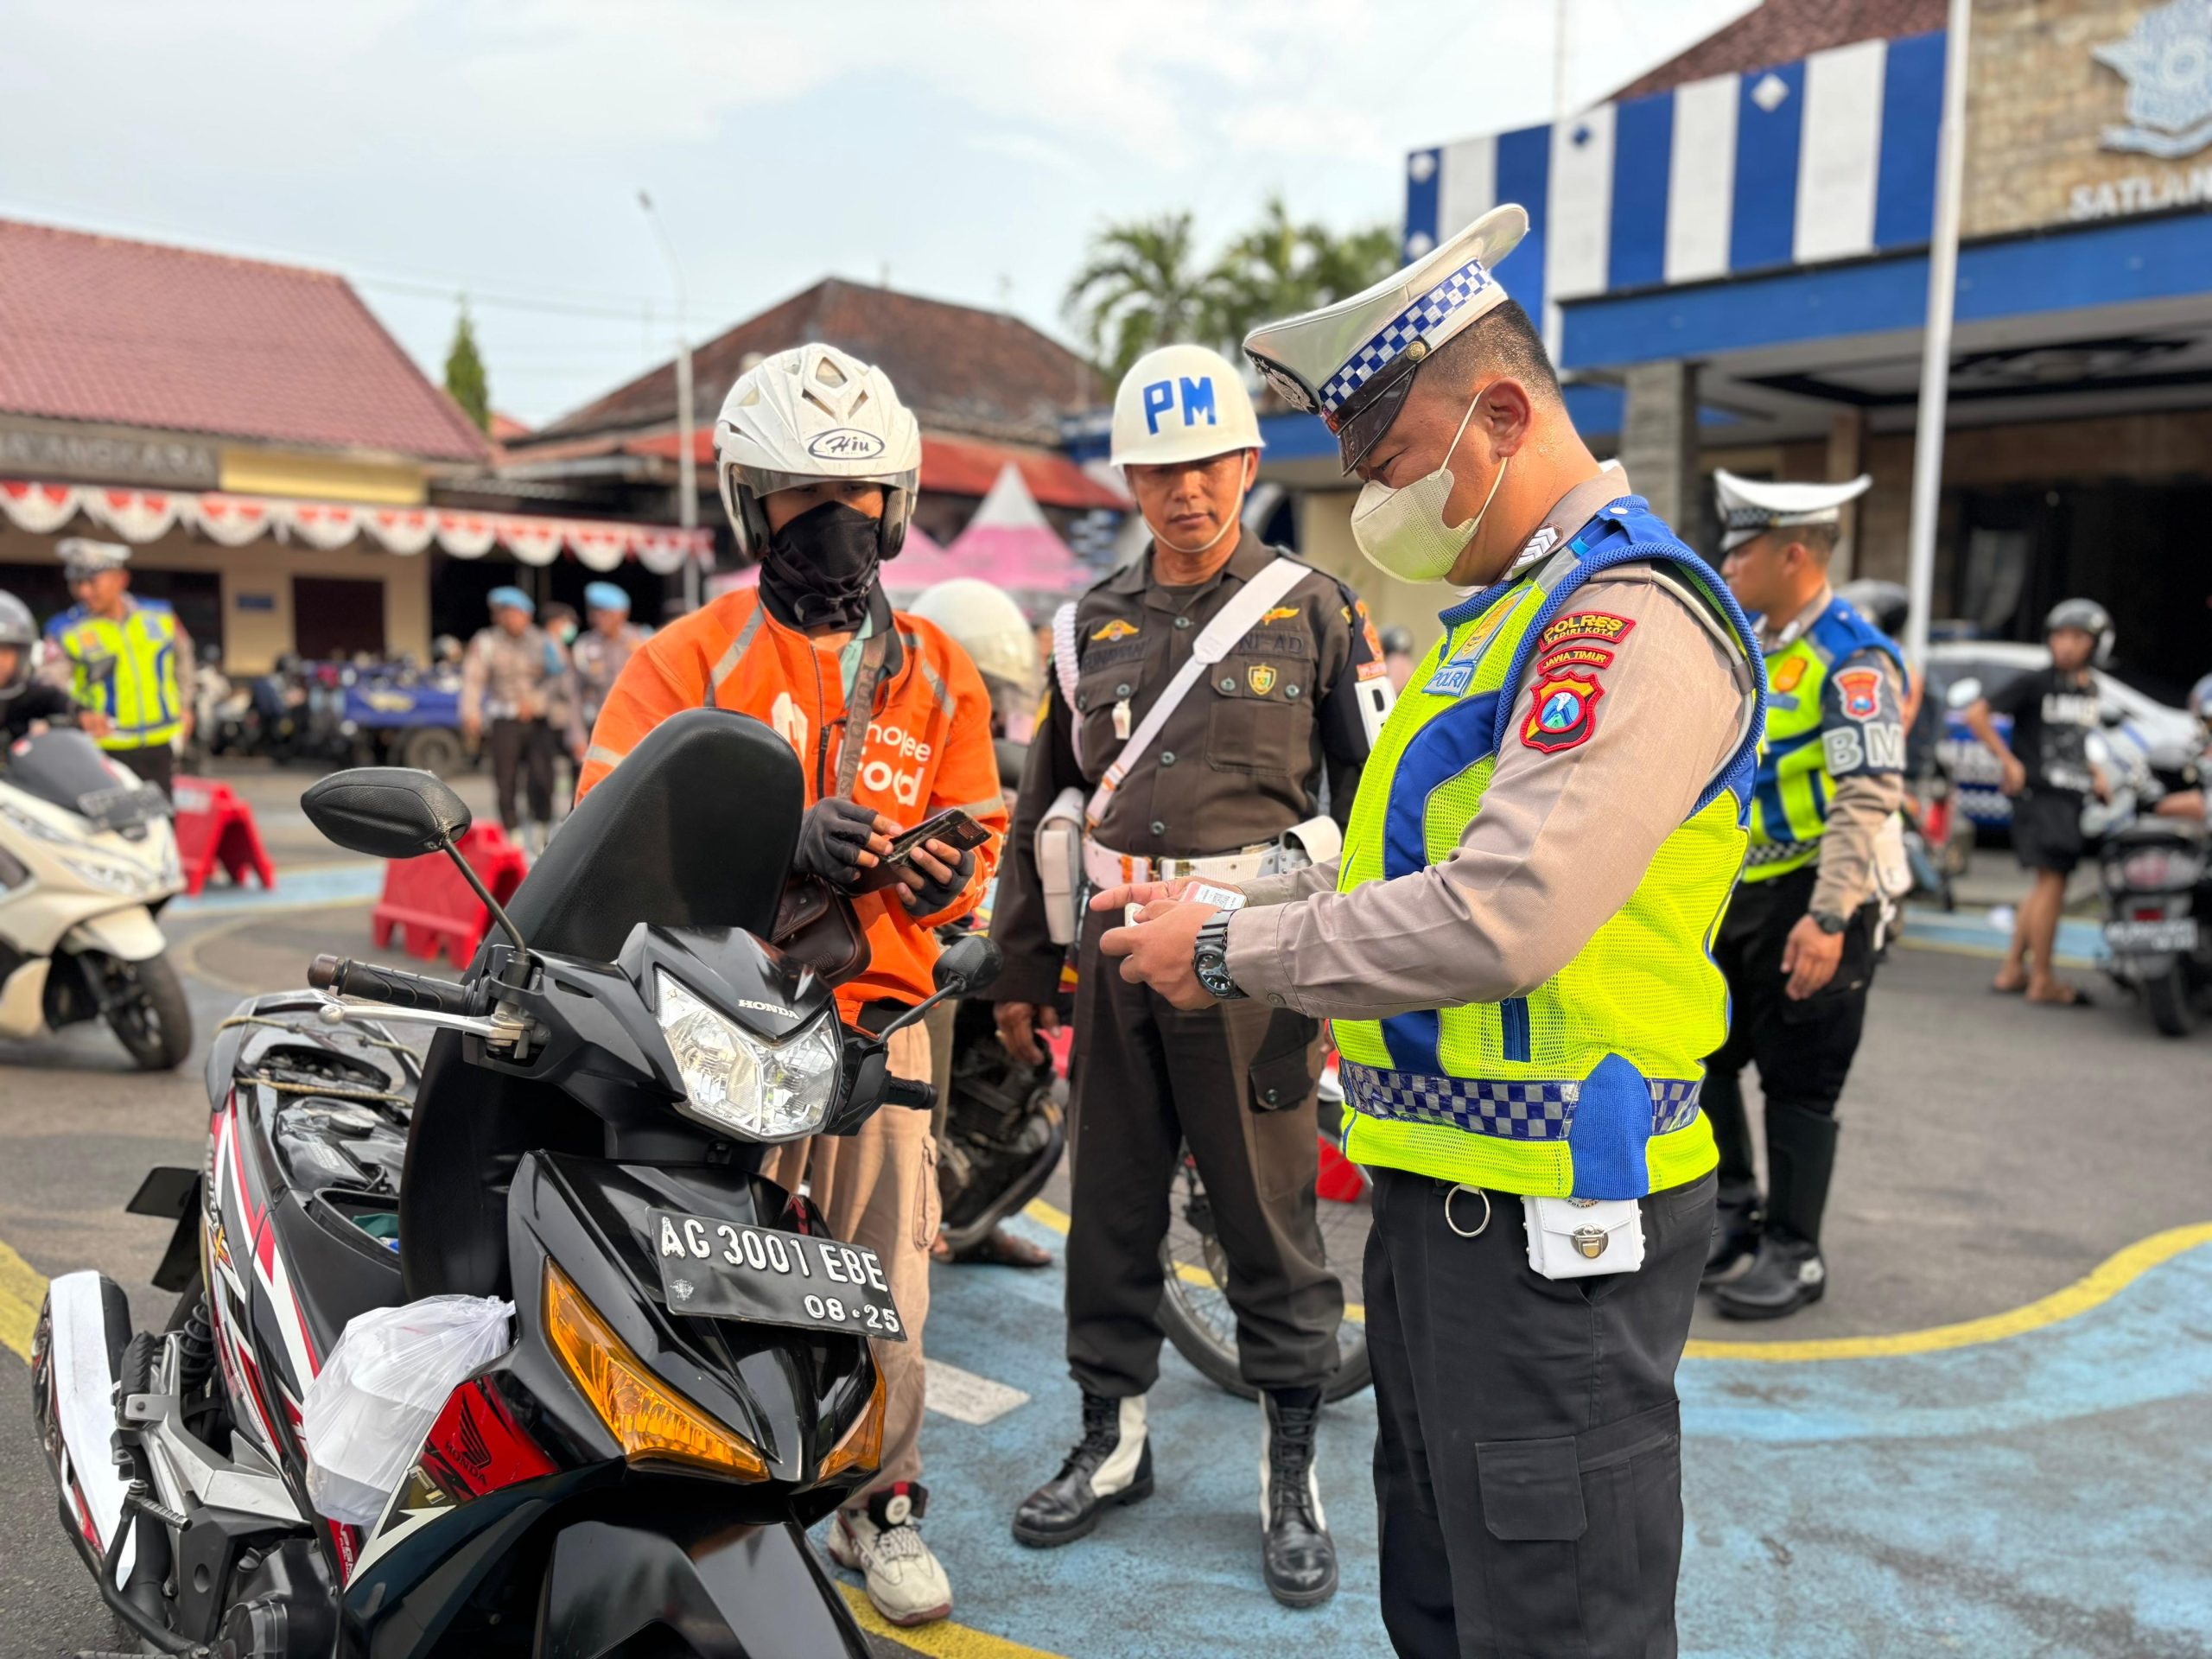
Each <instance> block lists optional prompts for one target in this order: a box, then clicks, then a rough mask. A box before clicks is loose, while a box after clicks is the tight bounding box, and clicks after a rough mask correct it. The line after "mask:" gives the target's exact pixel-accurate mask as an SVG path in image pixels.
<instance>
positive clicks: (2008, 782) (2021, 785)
mask: <svg viewBox="0 0 2212 1659" xmlns="http://www.w3.org/2000/svg"><path fill="white" fill-rule="evenodd" d="M1997 770H1998V776H1999V781H2000V784H2001V785H2002V787H2003V789H2004V791H2005V793H2006V794H2007V795H2018V793H2019V792H2020V791H2022V790H2024V789H2025V788H2026V787H2027V786H2028V769H2027V768H2026V767H2025V766H2022V765H2021V764H2020V757H2019V756H2018V755H2017V754H2006V755H2000V756H1999V757H1998V761H1997Z"/></svg>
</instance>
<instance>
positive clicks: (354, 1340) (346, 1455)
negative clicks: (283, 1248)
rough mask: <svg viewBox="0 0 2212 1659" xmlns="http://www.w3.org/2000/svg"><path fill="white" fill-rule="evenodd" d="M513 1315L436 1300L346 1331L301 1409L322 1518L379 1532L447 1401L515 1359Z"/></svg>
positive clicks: (476, 1301)
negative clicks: (509, 1354) (487, 1370)
mask: <svg viewBox="0 0 2212 1659" xmlns="http://www.w3.org/2000/svg"><path fill="white" fill-rule="evenodd" d="M514 1312H515V1307H514V1304H513V1303H512V1302H503V1301H500V1300H498V1299H497V1298H496V1297H490V1296H430V1297H426V1298H424V1299H423V1300H421V1301H419V1302H410V1303H408V1304H407V1305H406V1306H404V1307H380V1308H374V1309H372V1310H371V1311H370V1312H368V1313H361V1314H357V1315H355V1316H354V1318H353V1319H352V1320H350V1321H349V1322H348V1323H347V1325H346V1331H345V1334H344V1335H342V1336H340V1338H339V1339H338V1345H337V1346H336V1347H335V1348H334V1349H332V1350H331V1351H330V1359H329V1362H328V1363H327V1364H325V1365H324V1366H323V1368H322V1370H321V1371H320V1372H319V1373H317V1374H316V1376H315V1381H314V1382H312V1383H309V1384H308V1397H307V1401H306V1402H305V1404H304V1405H303V1407H302V1410H301V1425H300V1426H301V1429H302V1433H304V1435H305V1436H306V1439H307V1445H308V1499H309V1501H310V1502H312V1503H314V1504H315V1510H316V1512H317V1513H318V1514H321V1515H325V1516H328V1517H329V1518H330V1519H331V1520H333V1521H343V1522H347V1523H348V1524H350V1525H353V1526H357V1527H369V1526H374V1525H375V1524H376V1522H377V1520H378V1517H379V1516H382V1515H383V1513H384V1506H385V1501H386V1500H387V1499H388V1498H389V1497H391V1493H392V1491H393V1489H394V1488H395V1487H397V1485H398V1484H399V1482H400V1479H401V1478H402V1477H403V1476H404V1475H405V1474H406V1472H407V1470H408V1466H409V1465H410V1464H412V1463H413V1462H414V1461H415V1454H416V1452H418V1451H419V1450H421V1448H422V1445H423V1436H424V1435H425V1434H428V1433H429V1432H430V1426H431V1425H432V1424H433V1423H435V1421H437V1418H438V1413H439V1411H440V1410H441V1409H442V1408H443V1407H444V1405H445V1403H446V1396H447V1395H450V1394H451V1393H452V1392H453V1391H454V1389H456V1388H458V1387H459V1386H460V1385H461V1383H464V1382H465V1381H467V1379H468V1378H469V1377H470V1376H473V1375H474V1373H475V1372H477V1371H479V1370H482V1369H483V1368H484V1367H485V1366H486V1365H488V1364H490V1363H492V1362H493V1360H495V1359H497V1358H498V1357H499V1356H500V1355H501V1354H504V1353H505V1352H506V1351H507V1349H508V1348H509V1346H510V1345H511V1344H512V1338H510V1336H509V1334H508V1324H509V1321H510V1320H512V1319H513V1318H514Z"/></svg>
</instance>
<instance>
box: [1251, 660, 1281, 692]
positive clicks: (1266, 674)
mask: <svg viewBox="0 0 2212 1659" xmlns="http://www.w3.org/2000/svg"><path fill="white" fill-rule="evenodd" d="M1244 683H1245V684H1247V685H1249V686H1250V687H1251V688H1252V695H1253V696H1255V697H1264V696H1267V695H1268V692H1270V691H1272V690H1274V689H1275V671H1274V668H1273V666H1271V665H1270V664H1267V663H1255V664H1252V666H1251V667H1249V668H1248V669H1246V670H1245V671H1244Z"/></svg>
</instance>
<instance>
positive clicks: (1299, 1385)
mask: <svg viewBox="0 0 2212 1659" xmlns="http://www.w3.org/2000/svg"><path fill="white" fill-rule="evenodd" d="M1260 447H1261V441H1260V432H1259V424H1258V423H1257V421H1256V420H1255V418H1254V416H1253V413H1252V404H1251V399H1250V398H1249V397H1248V396H1247V395H1246V392H1245V390H1244V386H1243V379H1242V377H1241V376H1240V375H1239V373H1238V372H1237V371H1236V369H1235V368H1234V367H1233V366H1231V365H1230V364H1229V363H1228V362H1227V361H1226V360H1225V359H1223V358H1221V357H1219V356H1217V354H1216V353H1212V352H1210V351H1207V350H1205V349H1204V348H1202V347H1199V346H1166V347H1162V348H1161V349H1160V350H1158V351H1155V352H1153V353H1149V354H1147V356H1145V357H1143V358H1141V359H1138V361H1137V363H1136V365H1135V367H1133V368H1132V369H1131V370H1130V371H1129V372H1128V376H1127V378H1124V379H1123V380H1122V385H1121V389H1120V391H1119V392H1118V393H1117V394H1116V397H1115V400H1114V418H1113V451H1112V454H1113V460H1114V461H1115V463H1116V465H1118V466H1120V467H1122V468H1123V470H1124V474H1125V476H1126V477H1127V479H1128V486H1129V490H1130V493H1131V494H1132V495H1134V496H1135V499H1136V502H1137V505H1138V508H1139V510H1140V512H1142V514H1143V516H1144V520H1145V523H1146V525H1147V528H1148V529H1150V531H1152V543H1151V545H1150V547H1149V548H1148V549H1147V550H1146V552H1145V553H1144V555H1143V556H1141V557H1140V558H1139V559H1137V560H1136V561H1135V563H1130V564H1128V565H1125V566H1123V567H1122V569H1119V570H1117V571H1116V572H1115V573H1114V574H1113V575H1110V576H1109V577H1107V578H1106V579H1105V580H1104V581H1103V582H1100V583H1098V584H1097V585H1096V587H1094V588H1091V589H1090V591H1089V592H1087V593H1085V594H1084V595H1083V597H1082V598H1081V600H1080V601H1077V603H1076V604H1075V605H1074V606H1072V607H1069V608H1068V609H1066V610H1064V611H1063V612H1062V613H1061V615H1060V617H1059V618H1058V620H1056V622H1055V625H1054V627H1055V636H1056V637H1055V658H1056V660H1055V664H1054V669H1055V673H1054V676H1053V677H1052V683H1051V685H1050V687H1049V689H1048V690H1047V692H1046V710H1045V714H1044V717H1043V719H1042V721H1041V722H1040V725H1039V730H1038V733H1037V735H1036V737H1035V738H1034V739H1033V741H1032V744H1031V747H1030V753H1029V760H1028V764H1027V771H1026V772H1025V774H1024V776H1023V779H1022V788H1021V797H1020V804H1019V806H1018V807H1017V809H1016V810H1015V814H1014V829H1013V830H1012V832H1011V833H1010V834H1009V836H1007V862H1006V866H1005V868H1004V870H1003V872H1002V874H1001V881H1000V887H999V893H998V897H997V903H996V911H995V914H994V916H993V918H992V924H991V937H992V938H994V939H995V940H996V941H997V942H998V944H999V945H1000V948H1001V950H1002V951H1004V953H1005V957H1006V964H1005V967H1004V968H1003V969H1002V970H1001V973H1000V976H999V979H998V982H997V988H998V991H999V995H1001V998H1003V999H1004V1000H1002V1001H1001V1002H1000V1003H999V1007H998V1027H999V1033H1000V1036H1001V1039H1002V1040H1003V1041H1004V1042H1005V1043H1006V1045H1007V1048H1008V1049H1009V1050H1011V1051H1012V1052H1014V1054H1016V1055H1017V1056H1019V1057H1020V1058H1025V1059H1030V1060H1034V1059H1035V1058H1037V1056H1038V1053H1039V1047H1038V1043H1037V1038H1036V1030H1037V1027H1039V1026H1041V1025H1051V1024H1052V1023H1053V1022H1054V1014H1053V1007H1054V1002H1055V999H1056V995H1057V990H1058V982H1059V976H1060V966H1061V962H1062V958H1063V957H1064V955H1065V943H1066V942H1067V941H1070V940H1071V939H1073V938H1074V937H1075V933H1076V911H1075V906H1076V894H1075V893H1074V891H1073V890H1072V889H1073V886H1074V884H1075V882H1076V881H1077V880H1078V879H1080V878H1081V877H1083V876H1087V877H1088V879H1089V881H1090V886H1091V887H1093V888H1094V889H1097V888H1105V887H1115V886H1118V885H1120V884H1122V883H1125V882H1128V881H1132V880H1135V881H1143V880H1152V879H1154V878H1162V879H1164V878H1168V877H1177V876H1196V877H1199V878H1202V879H1205V880H1216V881H1222V882H1235V881H1242V880H1251V879H1253V878H1255V877H1256V876H1257V875H1259V874H1260V873H1261V871H1262V868H1269V867H1272V866H1274V865H1275V864H1277V863H1280V862H1282V861H1284V860H1285V859H1286V858H1287V857H1288V856H1294V855H1290V854H1287V853H1286V850H1285V849H1286V848H1287V847H1288V846H1290V845H1292V844H1293V842H1287V841H1286V839H1285V837H1286V836H1287V835H1289V834H1291V833H1292V832H1295V837H1294V839H1295V844H1297V845H1300V846H1303V847H1306V848H1308V849H1312V850H1313V851H1318V852H1319V855H1322V856H1327V855H1330V853H1331V852H1332V850H1333V847H1334V844H1335V842H1337V840H1338V822H1339V821H1340V820H1341V818H1342V817H1343V815H1344V812H1345V811H1346V810H1348V809H1349V807H1350V805H1351V798H1352V793H1353V790H1354V788H1355V787H1356V785H1357V778H1358V773H1359V769H1360V767H1361V766H1362V764H1363V762H1364V761H1365V760H1366V758H1367V751H1368V743H1369V736H1370V718H1369V717H1368V716H1366V715H1363V714H1362V709H1363V708H1366V709H1380V708H1382V707H1384V706H1387V699H1386V698H1385V699H1379V700H1378V698H1377V697H1376V691H1377V690H1378V689H1379V688H1381V687H1383V686H1384V685H1386V684H1387V682H1386V681H1384V680H1383V678H1382V674H1383V664H1382V652H1381V650H1380V649H1379V646H1378V644H1377V642H1376V639H1375V637H1374V632H1373V629H1372V627H1371V626H1370V624H1369V622H1368V620H1367V617H1366V613H1365V611H1364V609H1363V607H1362V606H1361V604H1360V602H1359V601H1358V599H1357V597H1356V596H1355V595H1354V594H1352V592H1351V589H1350V588H1346V587H1344V584H1342V583H1341V582H1338V581H1337V580H1335V579H1334V578H1333V577H1332V576H1328V575H1323V574H1321V573H1319V572H1318V571H1315V570H1313V569H1311V568H1309V567H1307V566H1305V565H1301V564H1299V563H1296V562H1295V561H1294V560H1290V559H1288V558H1286V557H1285V556H1282V555H1281V554H1280V553H1278V552H1277V551H1276V550H1274V549H1273V548H1270V547H1267V546H1264V545H1262V543H1260V542H1259V541H1258V539H1257V538H1256V537H1252V536H1250V535H1248V534H1246V533H1245V531H1243V528H1242V526H1241V524H1240V522H1239V516H1240V513H1241V512H1242V509H1243V503H1244V499H1245V495H1246V493H1247V492H1248V491H1249V489H1250V488H1251V486H1252V480H1253V478H1254V477H1255V474H1256V473H1257V471H1258V467H1259V449H1260ZM1324 791H1326V800H1327V802H1328V804H1329V807H1330V809H1331V810H1332V811H1333V812H1334V813H1335V815H1336V817H1333V818H1332V817H1325V816H1323V806H1322V803H1323V800H1324ZM1040 829H1041V831H1042V832H1043V833H1042V836H1041V837H1040ZM1078 836H1079V838H1080V849H1079V851H1078V850H1077V849H1076V848H1075V846H1074V844H1073V843H1074V842H1075V841H1076V839H1077V837H1078ZM1056 849H1057V850H1056ZM1107 925H1108V924H1107V918H1105V917H1103V916H1092V917H1090V918H1088V922H1087V925H1084V926H1083V927H1082V928H1081V938H1080V944H1079V948H1078V954H1077V990H1076V1002H1075V1035H1076V1060H1075V1066H1074V1071H1073V1078H1074V1095H1073V1101H1072V1107H1071V1119H1072V1127H1073V1147H1072V1150H1071V1164H1072V1166H1073V1200H1072V1206H1071V1207H1072V1215H1071V1225H1070V1228H1069V1232H1068V1247H1067V1257H1068V1266H1067V1313H1068V1338H1067V1351H1068V1369H1069V1370H1070V1371H1071V1374H1072V1375H1073V1376H1074V1377H1075V1380H1076V1383H1077V1386H1078V1387H1080V1388H1081V1389H1082V1390H1083V1434H1082V1438H1081V1440H1079V1441H1078V1442H1077V1445H1076V1447H1075V1449H1074V1450H1073V1451H1072V1452H1070V1453H1069V1454H1068V1457H1067V1459H1066V1461H1065V1463H1064V1464H1063V1465H1061V1467H1060V1470H1059V1472H1058V1474H1056V1475H1054V1476H1053V1477H1052V1479H1050V1480H1049V1481H1047V1482H1046V1484H1044V1485H1042V1486H1041V1487H1039V1488H1038V1490H1037V1491H1034V1492H1032V1493H1031V1494H1030V1495H1029V1496H1028V1497H1026V1498H1024V1499H1023V1500H1022V1501H1021V1503H1020V1507H1019V1509H1018V1510H1016V1512H1015V1515H1014V1536H1015V1537H1016V1538H1017V1539H1019V1540H1020V1541H1022V1542H1023V1543H1025V1544H1029V1545H1033V1546H1035V1547H1039V1548H1044V1547H1047V1546H1051V1545H1056V1544H1065V1543H1067V1542H1070V1541H1073V1540H1075V1539H1077V1538H1081V1537H1083V1536H1084V1535H1087V1534H1088V1533H1089V1532H1090V1530H1091V1529H1093V1528H1094V1527H1095V1526H1096V1524H1097V1522H1098V1516H1099V1511H1100V1510H1101V1509H1102V1508H1103V1507H1105V1506H1107V1505H1112V1504H1126V1503H1135V1502H1137V1501H1139V1500H1140V1499H1141V1498H1144V1497H1149V1496H1150V1495H1151V1492H1152V1486H1153V1464H1152V1447H1151V1445H1150V1442H1149V1440H1148V1438H1147V1429H1146V1423H1145V1394H1146V1392H1147V1390H1148V1389H1150V1388H1151V1387H1152V1384H1153V1382H1154V1378H1155V1377H1157V1376H1158V1375H1159V1371H1160V1338H1161V1331H1160V1319H1159V1310H1160V1290H1161V1269H1160V1243H1161V1241H1162V1239H1163V1238H1165V1236H1166V1232H1167V1226H1168V1198H1169V1191H1170V1186H1171V1184H1172V1182H1173V1173H1174V1169H1175V1166H1176V1160H1177V1159H1178V1156H1179V1153H1180V1150H1181V1148H1182V1147H1184V1146H1185V1145H1187V1146H1188V1147H1189V1148H1190V1151H1191V1155H1192V1157H1194V1158H1195V1159H1196V1160H1198V1173H1199V1174H1200V1175H1201V1176H1202V1177H1203V1178H1204V1179H1205V1187H1206V1193H1207V1196H1208V1198H1209V1199H1210V1200H1211V1204H1212V1205H1213V1208H1214V1219H1215V1221H1216V1223H1217V1226H1218V1229H1219V1236H1220V1238H1221V1243H1222V1247H1223V1249H1224V1250H1225V1251H1226V1252H1227V1254H1228V1257H1229V1278H1228V1284H1229V1297H1230V1301H1231V1303H1232V1304H1233V1305H1234V1306H1235V1307H1236V1314H1237V1345H1238V1355H1239V1360H1240V1364H1241V1368H1242V1370H1243V1376H1244V1379H1245V1381H1246V1382H1248V1383H1250V1384H1251V1385H1252V1386H1253V1387H1254V1388H1255V1389H1258V1390H1260V1392H1261V1393H1262V1395H1263V1396H1264V1399H1265V1402H1266V1405H1265V1419H1266V1438H1267V1445H1268V1452H1267V1456H1266V1459H1265V1460H1264V1464H1263V1468H1264V1470H1265V1483H1266V1484H1265V1488H1264V1492H1263V1499H1262V1503H1263V1513H1264V1516H1265V1532H1264V1536H1263V1539H1262V1571H1263V1574H1264V1577H1265V1580H1266V1582H1267V1584H1268V1588H1269V1589H1270V1590H1271V1591H1272V1592H1274V1595H1275V1596H1276V1598H1277V1599H1279V1600H1281V1601H1284V1602H1287V1603H1289V1604H1292V1605H1305V1604H1310V1603H1313V1602H1318V1601H1322V1600H1325V1599H1327V1598H1328V1597H1329V1596H1331V1595H1332V1594H1333V1593H1334V1592H1335V1590H1336V1583H1337V1563H1336V1551H1335V1546H1334V1544H1333V1542H1332V1541H1331V1539H1330V1537H1329V1535H1328V1532H1327V1531H1326V1529H1325V1527H1324V1525H1323V1519H1322V1514H1321V1507H1320V1503H1319V1493H1318V1490H1317V1488H1316V1485H1315V1483H1314V1476H1313V1445H1314V1433H1315V1428H1316V1426H1317V1421H1318V1418H1319V1408H1320V1402H1321V1389H1322V1384H1323V1383H1325V1381H1326V1379H1327V1378H1328V1376H1329V1374H1330V1373H1331V1371H1332V1370H1334V1369H1335V1366H1336V1363H1337V1326H1338V1322H1339V1320H1340V1319H1341V1318H1342V1316H1343V1313H1344V1290H1343V1287H1342V1285H1341V1284H1340V1283H1339V1282H1338V1279H1337V1277H1336V1274H1335V1273H1334V1272H1333V1271H1332V1269H1331V1268H1330V1265H1329V1263H1328V1262H1326V1261H1325V1259H1324V1257H1323V1252H1322V1246H1321V1236H1320V1231H1319V1224H1318V1223H1317V1221H1316V1218H1315V1214H1314V1192H1313V1184H1314V1180H1315V1179H1316V1176H1317V1173H1318V1148H1317V1142H1316V1140H1315V1135H1316V1128H1315V1111H1314V1108H1315V1097H1314V1084H1315V1079H1316V1077H1317V1075H1318V1070H1319V1026H1318V1025H1317V1024H1316V1023H1315V1022H1314V1021H1313V1020H1311V1019H1308V1018H1306V1016H1305V1015H1304V1014H1300V1013H1298V1012H1296V1011H1295V1010H1288V1009H1277V1008H1271V1007H1267V1006H1266V1005H1264V1004H1262V1003H1244V1004H1240V1005H1238V1006H1236V1007H1222V1008H1217V1007H1211V1006H1208V1007H1205V1008H1204V1009H1200V1010H1196V1011H1185V1010H1179V1009H1177V1008H1173V1007H1169V1006H1168V1005H1167V1004H1166V1002H1164V1001H1162V1000H1161V999H1160V998H1159V997H1157V996H1155V995H1152V994H1151V993H1150V992H1148V991H1147V990H1146V989H1144V988H1142V987H1141V986H1135V985H1130V984H1128V983H1125V982H1123V981H1122V979H1121V978H1120V976H1117V975H1116V973H1115V972H1114V970H1113V966H1112V964H1111V963H1101V962H1100V961H1099V959H1098V940H1099V937H1100V936H1101V935H1102V934H1103V933H1104V932H1105V931H1106V927H1107Z"/></svg>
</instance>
